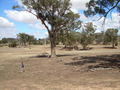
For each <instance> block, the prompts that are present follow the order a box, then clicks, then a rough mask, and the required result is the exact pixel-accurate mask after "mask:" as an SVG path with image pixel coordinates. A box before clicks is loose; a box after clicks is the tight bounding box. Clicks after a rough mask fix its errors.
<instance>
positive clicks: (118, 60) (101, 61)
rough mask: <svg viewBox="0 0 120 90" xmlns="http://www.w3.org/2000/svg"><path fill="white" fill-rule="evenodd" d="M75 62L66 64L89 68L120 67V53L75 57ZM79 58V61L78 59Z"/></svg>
mask: <svg viewBox="0 0 120 90" xmlns="http://www.w3.org/2000/svg"><path fill="white" fill-rule="evenodd" d="M73 60H74V62H70V63H65V65H72V66H84V65H86V68H87V69H88V70H90V69H94V68H113V69H120V55H119V54H115V55H101V56H90V57H87V56H83V57H74V58H73ZM76 60H77V61H76Z"/></svg>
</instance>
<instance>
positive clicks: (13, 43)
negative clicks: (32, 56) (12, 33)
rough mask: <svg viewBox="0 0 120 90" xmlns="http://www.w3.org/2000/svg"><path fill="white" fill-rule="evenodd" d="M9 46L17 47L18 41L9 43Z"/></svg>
mask: <svg viewBox="0 0 120 90" xmlns="http://www.w3.org/2000/svg"><path fill="white" fill-rule="evenodd" d="M8 46H9V47H17V43H16V42H12V43H10V44H9V45H8Z"/></svg>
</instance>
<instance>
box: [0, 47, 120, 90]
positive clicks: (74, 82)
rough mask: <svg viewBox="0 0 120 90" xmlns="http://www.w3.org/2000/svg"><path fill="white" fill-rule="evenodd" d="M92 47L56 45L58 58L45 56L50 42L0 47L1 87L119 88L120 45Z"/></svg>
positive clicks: (18, 89) (52, 89)
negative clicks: (23, 70)
mask: <svg viewBox="0 0 120 90" xmlns="http://www.w3.org/2000/svg"><path fill="white" fill-rule="evenodd" d="M92 47H93V49H91V50H86V51H84V50H78V51H75V50H74V51H66V50H63V49H61V46H58V47H57V55H58V57H57V58H48V57H46V56H47V55H48V54H49V53H50V48H49V46H31V49H29V48H8V47H0V90H120V49H119V48H118V49H108V48H103V47H104V46H100V45H98V46H92ZM21 62H23V63H24V66H25V67H24V69H25V72H21Z"/></svg>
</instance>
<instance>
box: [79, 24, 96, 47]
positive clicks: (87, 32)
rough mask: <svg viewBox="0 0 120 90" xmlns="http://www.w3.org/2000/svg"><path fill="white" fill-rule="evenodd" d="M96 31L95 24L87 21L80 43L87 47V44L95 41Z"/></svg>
mask: <svg viewBox="0 0 120 90" xmlns="http://www.w3.org/2000/svg"><path fill="white" fill-rule="evenodd" d="M94 33H95V28H94V25H93V24H92V23H86V25H85V26H84V29H83V30H82V32H81V37H80V43H81V45H82V46H83V49H87V46H88V45H89V44H91V43H92V42H93V41H94V39H95V38H94Z"/></svg>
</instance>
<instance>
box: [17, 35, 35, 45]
mask: <svg viewBox="0 0 120 90" xmlns="http://www.w3.org/2000/svg"><path fill="white" fill-rule="evenodd" d="M17 38H18V40H19V43H20V44H21V45H23V46H26V45H27V44H29V45H30V44H33V43H34V42H35V38H34V36H32V35H28V34H25V33H19V34H18V35H17Z"/></svg>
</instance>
